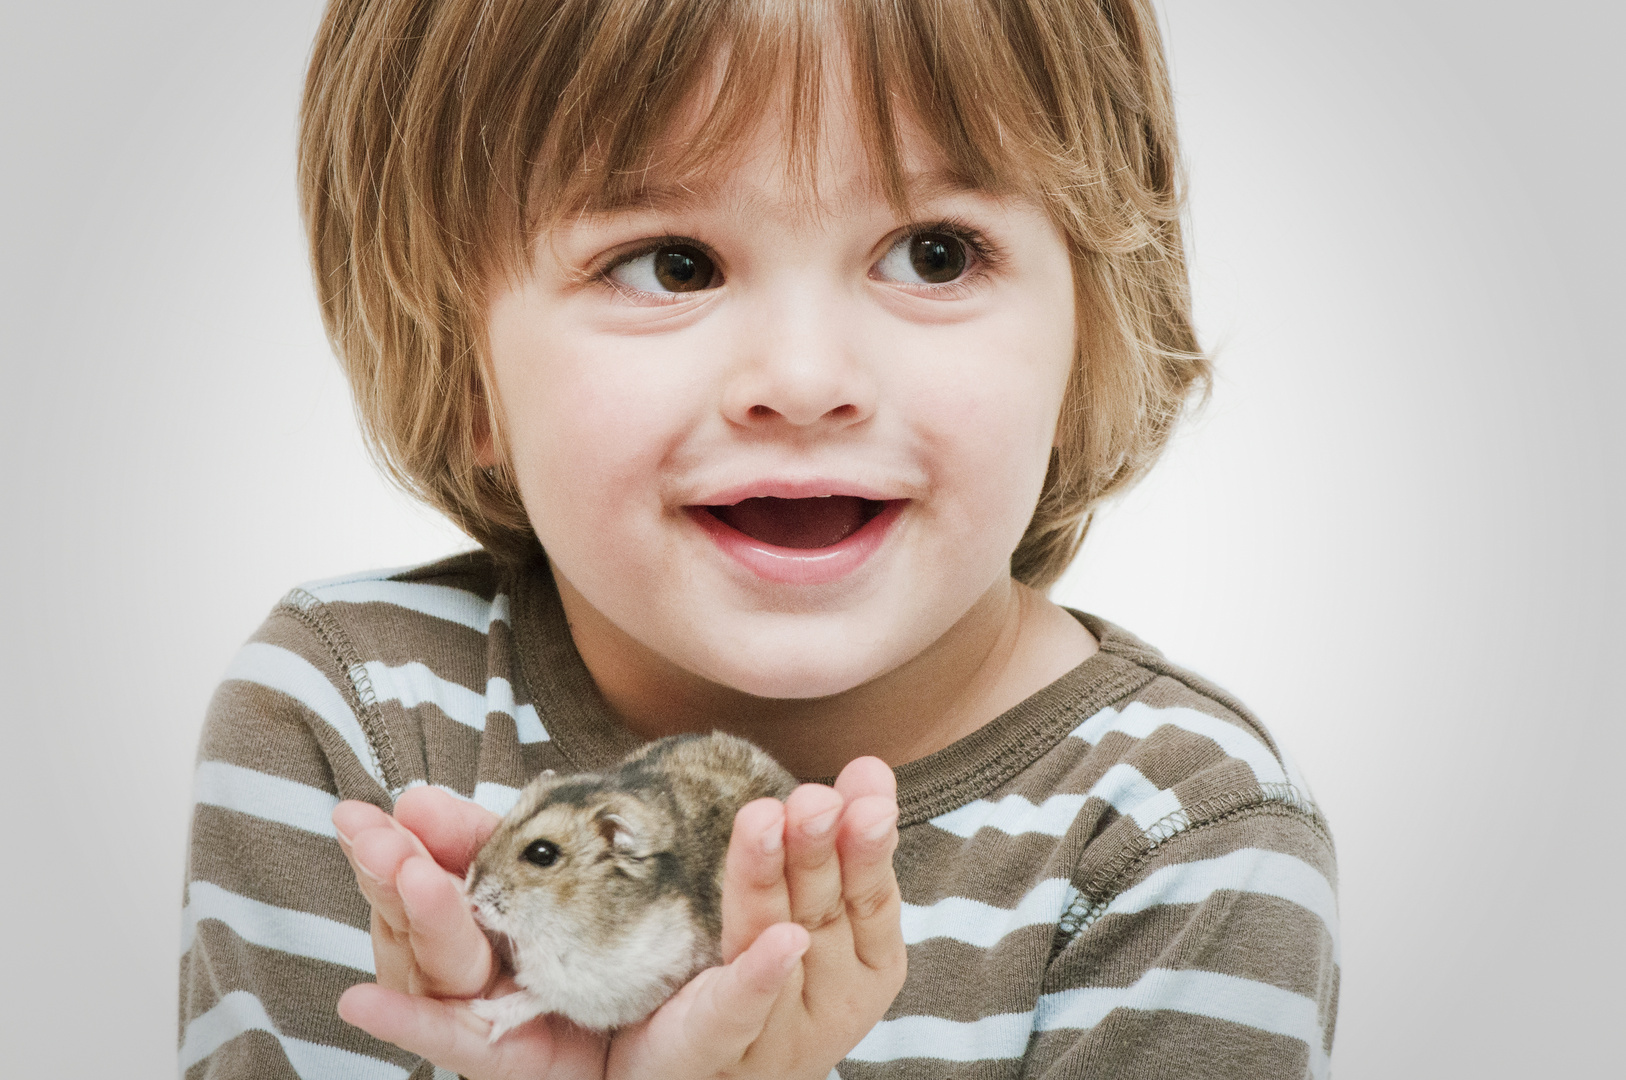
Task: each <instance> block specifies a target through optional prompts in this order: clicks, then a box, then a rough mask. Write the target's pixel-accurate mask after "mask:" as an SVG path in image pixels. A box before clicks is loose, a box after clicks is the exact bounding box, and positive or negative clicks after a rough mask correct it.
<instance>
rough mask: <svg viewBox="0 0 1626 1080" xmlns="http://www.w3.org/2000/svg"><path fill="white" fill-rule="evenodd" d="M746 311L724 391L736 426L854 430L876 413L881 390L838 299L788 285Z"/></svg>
mask: <svg viewBox="0 0 1626 1080" xmlns="http://www.w3.org/2000/svg"><path fill="white" fill-rule="evenodd" d="M786 293H787V295H782V296H780V297H778V298H777V299H775V300H772V301H771V302H764V303H762V304H759V305H752V310H750V311H748V312H746V311H742V312H741V315H742V316H743V318H742V326H741V328H740V329H741V333H740V334H739V337H738V339H737V341H738V347H737V349H736V358H735V363H734V364H733V366H732V370H731V372H730V377H729V380H728V383H727V386H726V387H725V389H724V393H723V403H722V408H723V414H724V416H726V417H727V418H728V420H729V421H730V422H731V423H734V424H736V425H739V426H741V427H745V428H751V429H755V430H765V429H768V428H773V427H788V428H790V429H794V430H807V429H813V428H818V427H826V426H828V427H848V426H851V425H853V424H857V423H861V422H863V421H864V420H867V419H868V418H869V417H870V416H872V415H874V412H875V404H876V396H877V388H876V384H875V378H874V372H873V371H872V369H871V368H870V366H869V365H868V364H867V363H866V362H865V360H864V357H863V355H862V349H861V348H860V347H859V345H858V341H857V335H856V334H855V333H854V330H855V329H856V327H855V319H854V318H853V317H852V316H853V315H854V314H856V313H848V312H844V311H843V310H842V305H841V303H840V300H839V298H836V297H822V298H820V297H812V296H809V295H808V293H807V292H806V291H797V290H786Z"/></svg>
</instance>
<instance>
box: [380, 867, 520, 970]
mask: <svg viewBox="0 0 1626 1080" xmlns="http://www.w3.org/2000/svg"><path fill="white" fill-rule="evenodd" d="M396 888H397V889H398V890H399V891H400V896H401V904H402V907H403V908H404V909H405V911H406V915H407V926H408V930H409V933H410V935H411V940H412V955H413V958H414V960H415V961H416V962H417V969H418V970H417V977H418V979H419V980H421V983H420V985H415V986H412V987H410V989H411V990H412V991H413V992H414V993H420V994H430V995H433V996H435V997H475V996H477V995H478V994H480V993H481V992H482V991H483V990H485V988H486V984H487V983H489V982H490V981H491V976H492V973H493V972H494V971H495V970H496V967H497V965H496V962H495V958H494V957H493V956H492V952H491V942H490V941H489V939H487V937H486V935H485V933H484V932H483V931H482V930H481V929H480V927H479V925H478V924H477V923H475V921H474V915H473V914H472V912H471V911H470V909H469V902H468V900H467V899H466V898H465V897H464V895H463V888H462V886H461V885H460V884H459V882H458V880H457V879H456V878H455V877H453V876H452V875H451V874H448V873H447V872H446V871H445V870H443V869H441V867H440V865H439V864H437V863H436V862H435V861H434V860H433V859H430V858H427V857H424V856H414V857H413V858H410V859H408V860H406V862H405V863H403V864H402V866H401V872H400V874H399V875H398V876H397V877H396Z"/></svg>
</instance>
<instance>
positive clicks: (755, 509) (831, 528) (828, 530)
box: [696, 495, 890, 551]
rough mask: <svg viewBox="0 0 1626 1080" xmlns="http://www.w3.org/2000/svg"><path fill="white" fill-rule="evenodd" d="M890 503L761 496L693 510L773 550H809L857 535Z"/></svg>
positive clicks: (852, 497) (854, 498) (832, 497)
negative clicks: (775, 548)
mask: <svg viewBox="0 0 1626 1080" xmlns="http://www.w3.org/2000/svg"><path fill="white" fill-rule="evenodd" d="M889 505H890V503H888V502H884V501H881V500H879V499H861V498H859V497H858V496H856V495H825V496H820V497H818V498H812V499H779V498H774V497H772V496H761V497H758V498H752V499H743V500H741V501H740V502H737V503H734V504H733V505H732V506H702V507H697V508H696V509H698V510H701V511H703V512H705V513H708V514H710V515H711V516H712V517H714V518H716V519H717V520H718V521H720V522H722V523H723V524H724V525H727V526H728V527H729V528H731V529H734V530H735V531H737V532H741V533H744V534H745V535H746V536H749V537H750V538H751V539H753V540H756V541H758V542H759V543H763V544H771V545H772V546H774V547H780V548H792V549H795V550H802V551H807V550H812V549H816V548H827V547H833V546H834V545H836V544H839V543H841V542H842V541H843V540H845V539H847V538H848V537H850V536H852V535H853V534H854V533H856V532H858V531H859V530H860V529H862V528H863V527H864V526H865V525H867V524H869V523H870V522H871V521H872V520H874V519H875V518H876V517H877V516H879V515H880V514H881V512H882V511H884V510H885V509H886V508H887V507H888V506H889Z"/></svg>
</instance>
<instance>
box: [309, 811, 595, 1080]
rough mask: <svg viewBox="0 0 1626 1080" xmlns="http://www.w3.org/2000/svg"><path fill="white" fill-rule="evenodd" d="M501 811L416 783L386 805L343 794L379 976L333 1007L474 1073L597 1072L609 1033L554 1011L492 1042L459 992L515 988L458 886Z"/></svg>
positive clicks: (348, 846) (380, 1034) (577, 1077)
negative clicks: (391, 808)
mask: <svg viewBox="0 0 1626 1080" xmlns="http://www.w3.org/2000/svg"><path fill="white" fill-rule="evenodd" d="M499 820H500V819H499V818H498V817H497V815H495V814H493V813H491V812H490V811H489V810H486V809H484V808H483V807H480V806H477V805H475V804H473V803H469V802H465V801H463V800H461V799H457V798H455V797H453V796H451V795H449V794H447V793H446V792H444V791H439V790H437V789H435V788H414V789H413V790H411V791H408V792H406V793H405V794H404V795H402V796H401V798H400V799H399V800H397V802H396V804H395V816H394V817H391V816H390V815H389V814H386V813H384V812H383V811H382V810H380V809H378V808H377V807H376V806H372V805H370V804H368V803H363V802H343V803H340V804H339V805H338V806H337V807H335V808H334V811H333V824H334V827H335V829H336V831H337V832H338V835H339V846H340V847H341V848H342V849H343V850H344V853H345V856H346V857H347V858H348V859H349V860H350V866H351V869H353V870H354V871H355V874H356V884H357V886H359V887H360V889H361V892H362V895H363V896H365V897H366V898H367V902H368V903H369V904H371V905H372V938H373V960H374V964H375V967H376V968H377V972H378V981H377V983H362V984H360V985H358V986H352V987H351V988H350V989H349V990H347V991H345V993H344V995H343V996H342V997H341V998H340V999H339V1016H340V1017H341V1018H342V1019H343V1020H345V1021H346V1022H347V1023H350V1024H354V1025H356V1026H357V1027H359V1028H361V1029H362V1030H364V1031H366V1032H368V1033H369V1034H371V1035H373V1036H375V1037H376V1038H379V1039H383V1040H384V1041H385V1042H392V1043H395V1044H396V1045H397V1046H400V1047H402V1048H403V1049H405V1050H409V1051H411V1052H412V1053H415V1054H418V1055H419V1056H421V1057H425V1058H428V1059H429V1060H430V1061H433V1062H435V1063H436V1064H437V1065H445V1066H447V1067H449V1068H457V1067H458V1066H457V1065H454V1064H453V1063H454V1062H456V1063H465V1064H474V1065H475V1066H476V1067H474V1068H470V1069H468V1070H461V1069H460V1070H459V1071H462V1072H463V1074H464V1075H466V1076H471V1077H479V1078H480V1080H488V1078H489V1080H507V1078H512V1080H533V1078H536V1077H542V1076H551V1077H557V1078H558V1080H598V1078H600V1077H602V1076H603V1075H604V1054H605V1049H606V1046H607V1040H606V1039H605V1038H604V1036H603V1035H601V1034H598V1033H595V1032H588V1031H583V1030H582V1029H580V1028H578V1027H576V1026H575V1025H573V1024H570V1023H568V1022H566V1021H563V1020H559V1019H558V1018H557V1017H544V1018H539V1019H538V1020H537V1021H536V1022H534V1023H531V1024H527V1025H525V1026H524V1027H523V1028H519V1029H516V1030H515V1031H513V1032H512V1033H510V1034H509V1035H508V1036H507V1037H506V1038H504V1039H501V1040H499V1041H498V1042H497V1043H495V1044H489V1043H488V1041H487V1035H488V1034H489V1033H490V1030H491V1025H490V1023H489V1022H487V1021H485V1020H482V1019H480V1018H479V1017H477V1016H475V1015H474V1014H473V1012H471V1011H470V1010H469V1008H468V1005H467V1001H468V1000H469V999H471V998H475V997H479V996H481V995H482V994H488V995H490V996H500V995H501V994H503V993H507V992H510V991H512V990H513V989H516V987H514V986H513V985H512V980H511V979H506V978H505V977H504V976H503V975H502V972H501V965H500V964H499V962H498V960H497V957H496V956H495V954H494V953H493V952H492V949H491V943H490V940H489V939H488V938H487V937H486V935H485V933H484V932H483V931H482V930H481V929H480V927H479V925H478V924H477V923H475V921H474V915H473V912H472V910H471V909H470V907H469V904H468V901H467V900H466V899H465V898H464V895H463V884H462V879H463V875H464V874H465V873H466V872H467V870H468V865H469V863H470V862H471V861H472V860H473V858H474V856H475V853H476V852H478V851H479V850H480V847H481V845H482V844H484V843H485V841H486V838H487V837H489V836H490V835H491V833H492V831H493V830H494V829H496V827H497V822H498V821H499Z"/></svg>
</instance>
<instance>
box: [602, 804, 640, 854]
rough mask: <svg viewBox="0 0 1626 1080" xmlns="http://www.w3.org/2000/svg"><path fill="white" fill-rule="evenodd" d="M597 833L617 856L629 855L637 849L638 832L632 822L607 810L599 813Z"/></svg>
mask: <svg viewBox="0 0 1626 1080" xmlns="http://www.w3.org/2000/svg"><path fill="white" fill-rule="evenodd" d="M598 832H599V835H600V836H602V837H604V842H605V843H607V844H609V845H610V848H611V850H613V851H615V852H617V853H618V854H626V855H630V854H631V853H632V852H633V851H634V850H635V849H636V848H637V847H638V831H637V830H636V829H634V828H633V827H632V822H630V821H628V820H627V819H626V818H624V817H622V816H621V815H620V814H616V813H611V812H610V811H608V810H601V811H599V815H598Z"/></svg>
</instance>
